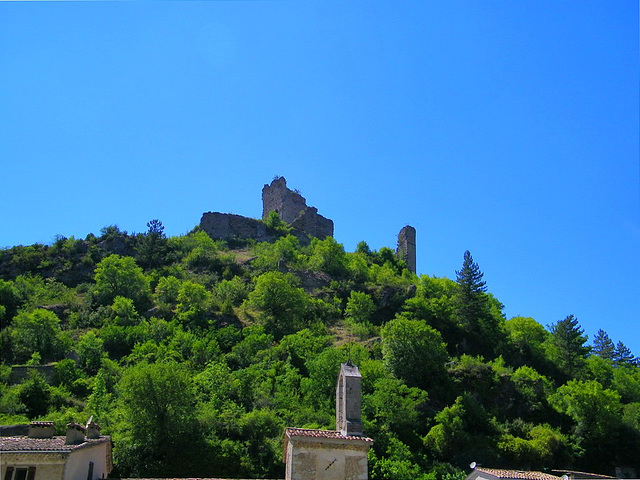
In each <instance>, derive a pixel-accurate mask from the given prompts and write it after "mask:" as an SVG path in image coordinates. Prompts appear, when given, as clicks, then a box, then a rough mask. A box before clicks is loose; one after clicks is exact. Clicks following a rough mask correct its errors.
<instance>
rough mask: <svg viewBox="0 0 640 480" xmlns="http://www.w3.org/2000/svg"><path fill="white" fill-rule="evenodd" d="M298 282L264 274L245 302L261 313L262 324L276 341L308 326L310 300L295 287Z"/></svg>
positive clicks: (285, 275)
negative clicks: (307, 316) (305, 321)
mask: <svg viewBox="0 0 640 480" xmlns="http://www.w3.org/2000/svg"><path fill="white" fill-rule="evenodd" d="M294 278H295V277H293V276H292V275H290V274H283V273H280V272H267V273H263V274H262V275H260V276H259V277H258V278H257V279H256V286H255V288H254V289H253V291H252V292H251V293H249V297H248V298H247V300H246V301H245V302H244V305H246V306H247V307H248V308H250V309H254V310H257V311H258V321H259V322H260V323H261V324H262V325H264V327H265V329H266V331H267V333H270V334H272V335H274V337H275V338H276V339H280V338H282V337H283V336H284V335H288V334H290V333H295V332H296V331H297V330H299V329H301V328H302V327H303V325H304V319H305V318H304V317H305V313H306V308H307V306H308V304H309V300H308V297H307V294H306V293H305V291H304V290H302V289H301V288H298V287H296V286H294V285H293V282H294Z"/></svg>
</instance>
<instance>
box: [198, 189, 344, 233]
mask: <svg viewBox="0 0 640 480" xmlns="http://www.w3.org/2000/svg"><path fill="white" fill-rule="evenodd" d="M271 211H275V212H276V213H278V215H279V216H280V218H281V219H282V220H284V221H285V222H287V223H288V224H289V225H291V227H292V232H291V233H292V234H293V235H295V236H296V237H298V238H299V239H300V241H301V243H302V244H305V243H306V244H308V243H309V237H317V238H325V237H332V236H333V221H332V220H330V219H328V218H325V217H323V216H322V215H320V214H318V209H317V208H314V207H308V206H307V201H306V200H305V199H304V197H303V196H302V195H300V194H299V193H297V192H294V191H293V190H290V189H289V188H287V181H286V180H285V178H284V177H276V178H275V179H274V180H273V182H271V184H270V185H265V186H264V188H263V189H262V219H263V220H266V218H267V217H268V216H269V212H271ZM200 228H202V230H204V231H205V232H206V233H207V234H208V235H209V236H210V237H211V238H213V239H214V240H232V239H249V238H251V239H254V240H257V241H259V242H274V241H275V240H277V239H278V237H279V235H278V234H277V233H275V232H270V231H269V229H268V228H267V226H266V225H265V224H264V223H263V222H261V221H260V220H256V219H254V218H249V217H244V216H242V215H234V214H231V213H220V212H207V213H204V214H202V219H201V220H200Z"/></svg>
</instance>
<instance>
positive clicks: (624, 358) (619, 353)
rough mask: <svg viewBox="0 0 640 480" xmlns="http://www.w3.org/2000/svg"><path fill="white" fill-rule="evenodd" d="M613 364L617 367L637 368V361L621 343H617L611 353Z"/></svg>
mask: <svg viewBox="0 0 640 480" xmlns="http://www.w3.org/2000/svg"><path fill="white" fill-rule="evenodd" d="M613 363H614V364H615V365H617V366H637V365H638V359H637V358H635V356H634V355H633V353H631V350H630V349H629V347H627V346H626V345H625V344H624V343H622V342H618V343H617V344H616V348H615V351H614V352H613Z"/></svg>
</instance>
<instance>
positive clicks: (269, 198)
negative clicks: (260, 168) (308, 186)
mask: <svg viewBox="0 0 640 480" xmlns="http://www.w3.org/2000/svg"><path fill="white" fill-rule="evenodd" d="M271 211H275V212H276V213H277V214H278V215H279V216H280V218H281V219H282V220H284V221H285V222H287V223H289V224H290V225H291V226H292V227H293V228H294V229H296V230H299V231H301V232H303V233H306V234H307V235H310V236H312V237H318V238H325V237H332V236H333V221H332V220H329V219H328V218H325V217H323V216H322V215H320V214H318V209H317V208H314V207H308V206H307V201H306V200H305V198H304V197H303V196H302V195H300V194H299V193H298V192H294V191H293V190H290V189H289V188H288V187H287V180H286V179H285V178H284V177H278V178H275V179H274V180H273V181H272V182H271V184H270V185H265V186H264V187H263V188H262V219H263V220H265V219H266V218H267V217H268V216H269V212H271Z"/></svg>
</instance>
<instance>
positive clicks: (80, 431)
mask: <svg viewBox="0 0 640 480" xmlns="http://www.w3.org/2000/svg"><path fill="white" fill-rule="evenodd" d="M24 429H25V430H26V432H21V433H22V434H16V432H15V431H14V432H13V433H14V434H13V435H11V436H2V437H0V479H2V480H98V479H102V478H107V475H108V474H109V473H110V472H111V469H112V459H111V438H110V437H107V436H102V435H100V427H99V426H98V425H96V424H95V423H94V422H92V421H91V419H90V420H89V422H88V423H87V425H86V426H84V427H83V426H82V425H79V424H77V423H69V424H67V434H66V435H65V436H54V434H53V433H54V429H53V422H31V424H30V425H29V426H28V427H27V426H25V428H24Z"/></svg>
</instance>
